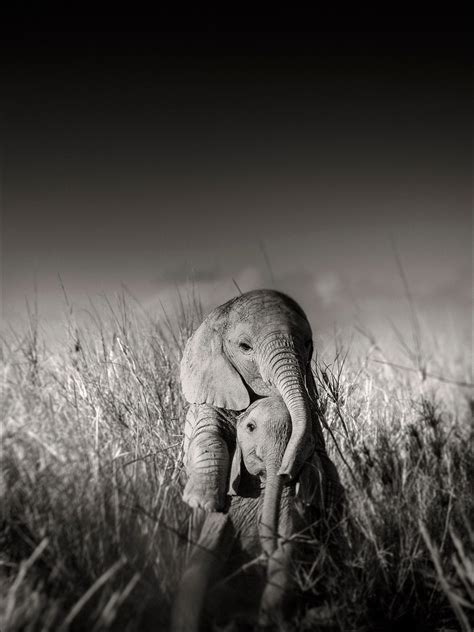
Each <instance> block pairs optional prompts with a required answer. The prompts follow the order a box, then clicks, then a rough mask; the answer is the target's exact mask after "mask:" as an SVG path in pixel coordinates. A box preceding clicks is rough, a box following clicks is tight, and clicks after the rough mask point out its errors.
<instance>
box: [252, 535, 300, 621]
mask: <svg viewBox="0 0 474 632" xmlns="http://www.w3.org/2000/svg"><path fill="white" fill-rule="evenodd" d="M292 548H293V545H292V543H291V542H289V541H286V542H281V541H280V543H279V545H278V546H277V548H276V549H275V551H274V552H273V554H272V555H271V556H270V558H269V559H268V566H267V579H266V583H265V588H264V590H263V594H262V598H261V601H260V611H259V617H258V622H259V625H261V626H267V625H270V624H271V623H276V622H278V621H279V620H281V619H283V616H284V609H285V605H286V603H287V601H288V596H289V593H290V592H291V585H292V579H291V574H290V567H291V557H292Z"/></svg>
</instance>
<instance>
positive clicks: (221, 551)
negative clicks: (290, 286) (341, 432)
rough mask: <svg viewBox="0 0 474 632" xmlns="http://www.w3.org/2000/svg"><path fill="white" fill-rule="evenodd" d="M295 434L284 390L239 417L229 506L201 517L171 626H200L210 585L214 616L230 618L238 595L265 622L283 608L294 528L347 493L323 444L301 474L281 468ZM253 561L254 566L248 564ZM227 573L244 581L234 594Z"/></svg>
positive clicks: (321, 513)
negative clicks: (284, 473) (284, 472)
mask: <svg viewBox="0 0 474 632" xmlns="http://www.w3.org/2000/svg"><path fill="white" fill-rule="evenodd" d="M290 435H291V417H290V414H289V412H288V409H287V407H286V405H285V403H284V402H283V400H282V398H281V397H280V396H278V395H272V396H270V397H266V398H263V399H259V400H257V401H256V402H254V403H253V404H252V405H251V406H250V407H249V408H248V409H247V410H246V411H245V412H244V413H242V415H240V417H239V418H238V421H237V440H236V449H235V453H234V456H233V461H232V467H231V474H230V482H229V496H230V498H229V503H228V510H227V512H226V513H219V512H210V513H207V514H205V517H204V518H203V520H204V522H203V525H202V528H201V532H200V536H199V539H198V541H197V543H196V545H195V546H194V549H193V551H192V554H191V557H190V560H189V562H188V565H187V567H186V569H185V572H184V574H183V576H182V579H181V582H180V586H179V589H178V594H177V598H176V600H175V603H174V608H173V622H172V630H173V632H184V631H186V632H190V631H191V630H198V629H199V621H200V619H201V617H202V614H203V610H204V609H205V608H204V606H205V601H206V594H207V593H208V589H211V590H209V592H212V594H213V595H214V597H215V598H214V599H209V600H208V601H209V602H210V603H209V604H208V608H207V610H209V611H210V616H211V618H214V619H217V620H221V621H223V620H225V619H226V618H228V617H229V616H230V615H231V614H232V613H231V612H230V610H231V609H232V606H233V607H235V606H236V605H237V610H239V608H238V606H239V601H240V602H241V605H240V610H241V611H242V610H243V609H244V608H246V609H247V615H246V616H248V612H249V610H248V608H250V610H251V606H252V605H253V606H254V612H255V610H256V611H257V612H258V621H259V623H260V624H264V625H265V624H268V623H270V622H271V621H272V620H274V619H275V618H280V617H281V616H282V613H283V611H284V607H285V603H286V601H287V599H288V596H289V595H290V594H291V589H292V572H291V570H292V568H291V567H292V563H293V561H294V550H295V541H296V540H297V539H298V538H297V537H296V536H297V534H298V533H299V532H301V531H302V530H303V529H305V528H306V527H308V524H309V523H311V522H313V521H315V520H317V519H318V518H322V517H323V516H327V515H328V511H329V512H330V511H331V510H333V511H336V510H337V507H338V505H340V502H341V500H342V493H343V492H342V487H341V485H340V482H339V479H338V476H337V472H336V469H335V467H334V465H333V464H332V462H331V461H330V460H329V458H328V457H327V456H326V453H325V452H324V454H318V453H317V452H315V453H314V455H313V456H312V457H311V458H310V459H309V460H308V461H307V462H306V463H305V465H304V466H303V468H302V470H301V472H300V474H299V477H298V479H297V480H296V481H294V480H291V481H290V480H289V478H288V477H286V476H282V475H281V474H278V472H279V469H280V465H281V461H282V458H283V455H284V453H285V449H286V446H287V444H288V441H289V438H290ZM200 511H201V510H199V509H196V510H195V512H200ZM255 561H265V562H266V563H265V564H254V562H255ZM249 567H251V568H252V569H253V571H254V572H253V574H252V573H247V572H245V569H246V568H249ZM229 576H235V577H236V582H234V585H235V584H237V585H238V586H239V588H238V589H236V590H237V592H235V590H234V592H231V593H230V594H231V599H230V600H229V599H228V598H227V599H226V590H225V589H224V586H227V587H228V586H229V584H232V582H229V581H227V580H223V579H222V578H223V577H229ZM219 580H220V581H219ZM239 580H240V581H239ZM213 585H214V586H213ZM217 595H219V597H218V598H217V597H216V596H217ZM228 595H229V591H227V597H228ZM252 601H253V602H254V603H253V604H252ZM242 604H245V606H243V605H242Z"/></svg>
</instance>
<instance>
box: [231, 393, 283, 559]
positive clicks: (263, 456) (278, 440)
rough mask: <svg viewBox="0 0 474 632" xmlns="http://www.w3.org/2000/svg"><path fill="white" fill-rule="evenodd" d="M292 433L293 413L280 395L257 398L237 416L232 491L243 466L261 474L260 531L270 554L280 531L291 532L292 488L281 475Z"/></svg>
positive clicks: (238, 484)
mask: <svg viewBox="0 0 474 632" xmlns="http://www.w3.org/2000/svg"><path fill="white" fill-rule="evenodd" d="M290 436H291V417H290V414H289V412H288V409H287V407H286V406H285V403H284V401H283V399H282V398H281V397H279V396H278V395H277V396H271V397H266V398H264V399H260V400H257V401H256V402H254V403H253V404H252V405H251V406H250V407H249V408H248V409H247V410H246V411H245V412H244V413H243V414H242V415H240V417H239V418H238V420H237V440H236V448H235V453H234V458H233V461H232V469H231V474H230V485H229V493H230V494H231V495H235V494H238V493H239V486H240V482H241V477H242V474H243V471H242V470H243V469H245V470H246V472H248V473H249V474H250V475H252V476H258V477H260V479H261V481H262V486H263V487H264V489H265V491H264V495H263V507H262V513H261V518H260V524H259V534H260V539H261V544H262V548H263V549H264V551H265V552H266V553H267V554H268V555H272V553H273V552H274V550H275V548H276V546H277V540H278V535H282V534H285V535H288V534H289V533H290V532H291V525H290V524H288V519H289V514H288V511H287V510H288V498H289V493H290V488H289V487H288V485H285V484H284V479H283V478H282V477H281V476H278V471H279V469H280V465H281V462H282V459H283V455H284V453H285V448H286V446H287V445H288V441H289V439H290ZM282 494H284V498H282Z"/></svg>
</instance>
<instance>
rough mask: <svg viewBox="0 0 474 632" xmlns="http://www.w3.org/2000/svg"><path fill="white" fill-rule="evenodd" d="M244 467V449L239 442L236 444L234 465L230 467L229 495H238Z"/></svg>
mask: <svg viewBox="0 0 474 632" xmlns="http://www.w3.org/2000/svg"><path fill="white" fill-rule="evenodd" d="M241 468H242V450H241V449H240V445H239V444H238V442H237V443H236V444H235V452H234V458H233V459H232V466H231V468H230V478H229V489H228V491H227V493H228V495H229V496H237V495H238V493H239V483H240V476H241Z"/></svg>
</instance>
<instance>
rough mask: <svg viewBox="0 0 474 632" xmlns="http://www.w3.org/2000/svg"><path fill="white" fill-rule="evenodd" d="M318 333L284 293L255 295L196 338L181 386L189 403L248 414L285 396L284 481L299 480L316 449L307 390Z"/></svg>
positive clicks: (215, 316) (220, 312) (218, 314)
mask: <svg viewBox="0 0 474 632" xmlns="http://www.w3.org/2000/svg"><path fill="white" fill-rule="evenodd" d="M312 351H313V343H312V333H311V327H310V325H309V323H308V320H307V318H306V316H305V314H304V312H303V310H302V309H301V308H300V307H299V305H298V304H297V303H296V302H295V301H294V300H292V299H291V298H289V297H288V296H286V295H285V294H281V293H280V292H276V291H273V290H253V291H251V292H247V293H245V294H242V295H241V296H239V297H237V298H234V299H232V300H230V301H228V302H227V303H225V304H224V305H222V306H220V307H218V308H216V309H214V310H213V311H212V312H211V313H210V314H209V315H208V316H207V318H206V319H205V320H204V322H203V323H202V324H201V326H200V327H199V328H198V329H197V330H196V332H195V333H194V334H193V336H192V337H191V338H190V339H189V341H188V343H187V345H186V348H185V351H184V356H183V360H182V363H181V381H182V385H183V391H184V395H185V397H186V399H187V400H188V401H189V402H190V403H195V404H204V403H207V404H210V405H212V406H215V407H218V408H224V409H229V410H233V411H243V410H245V409H246V408H248V406H249V405H250V403H251V402H253V401H254V400H256V399H258V398H259V397H262V396H268V395H270V394H272V393H275V392H277V393H279V394H280V395H281V398H282V399H283V402H284V403H285V405H286V407H287V409H288V411H289V414H290V417H291V428H292V429H291V437H290V439H289V441H288V445H287V447H286V450H285V453H284V455H283V458H282V461H281V467H280V469H279V472H278V473H279V474H281V475H288V476H289V477H294V476H295V475H296V473H297V472H298V470H299V468H300V467H301V465H302V463H303V462H304V460H305V458H306V457H307V456H308V455H309V454H310V452H311V451H312V449H313V445H314V444H313V434H312V431H311V412H310V402H309V397H308V392H307V390H306V388H307V387H309V388H311V384H314V383H313V380H312V375H311V368H310V360H311V355H312Z"/></svg>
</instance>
